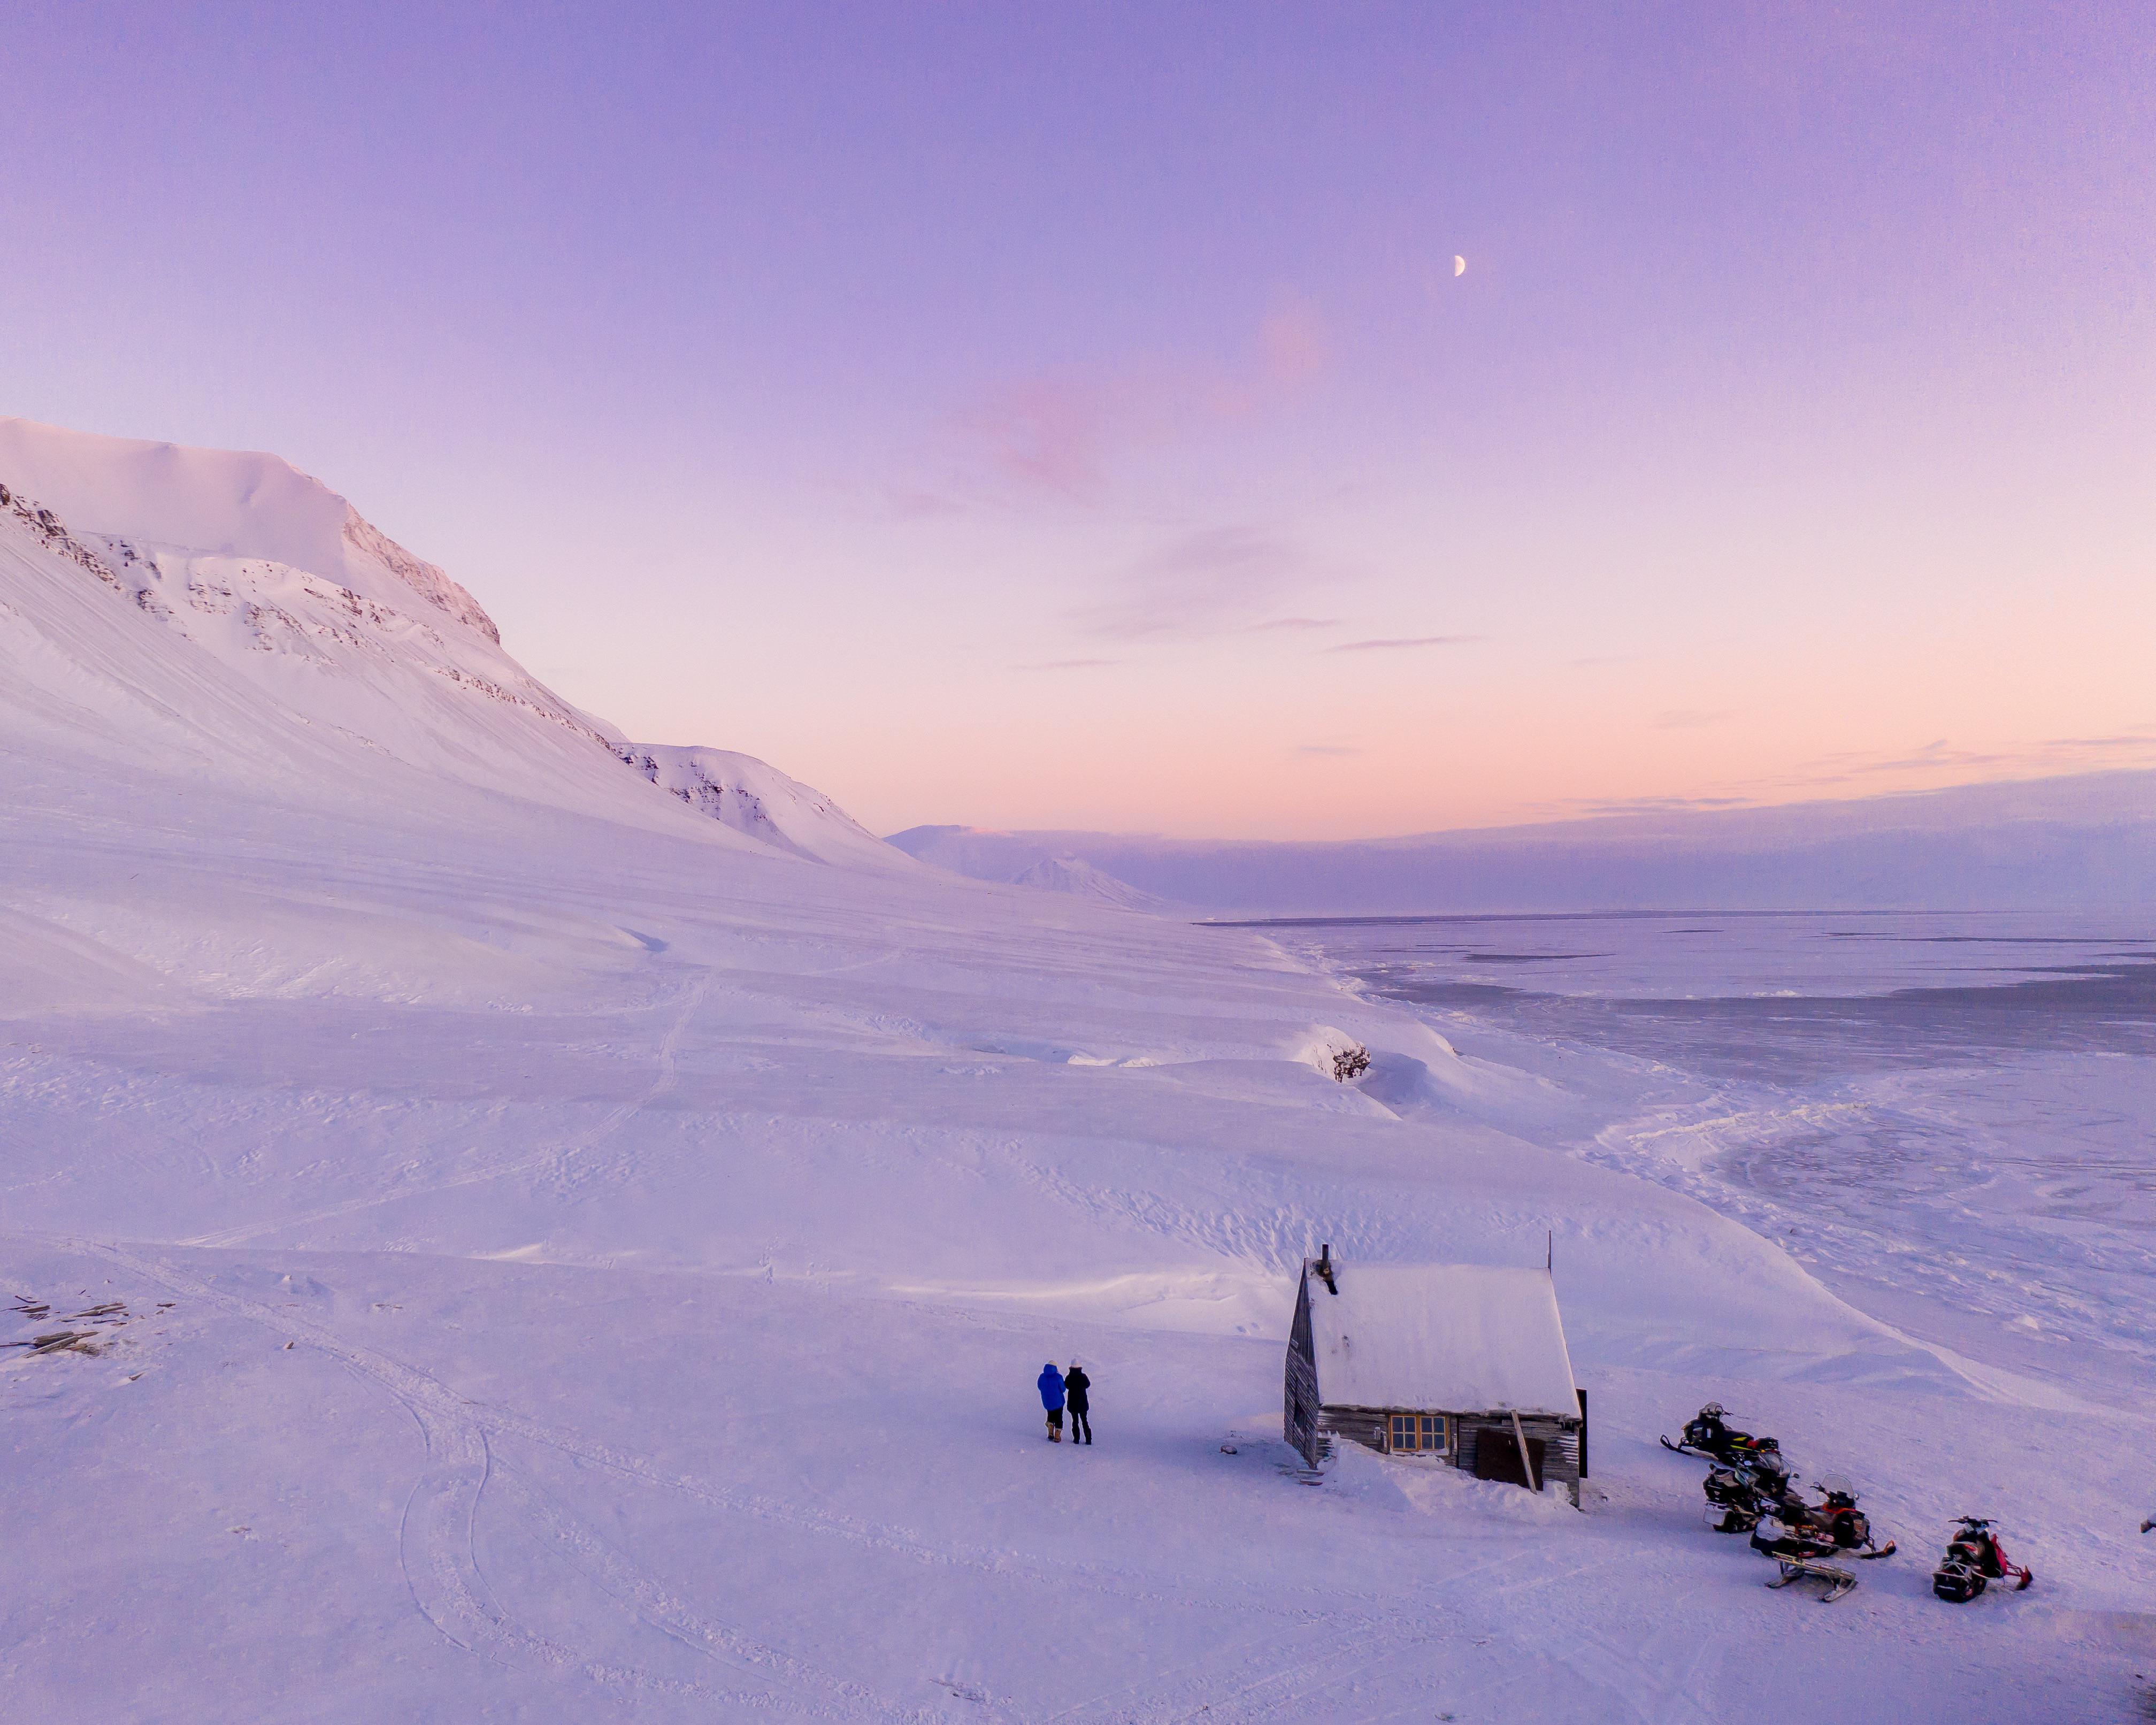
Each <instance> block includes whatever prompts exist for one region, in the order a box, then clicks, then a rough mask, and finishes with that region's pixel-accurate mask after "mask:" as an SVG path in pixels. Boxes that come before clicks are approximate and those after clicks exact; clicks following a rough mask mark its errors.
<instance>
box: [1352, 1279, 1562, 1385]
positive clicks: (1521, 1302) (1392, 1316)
mask: <svg viewBox="0 0 2156 1725" xmlns="http://www.w3.org/2000/svg"><path fill="white" fill-rule="evenodd" d="M1332 1275H1333V1280H1334V1281H1336V1282H1337V1284H1338V1285H1339V1289H1340V1291H1339V1292H1338V1293H1337V1294H1333V1293H1331V1292H1328V1291H1327V1288H1326V1286H1325V1282H1324V1281H1323V1280H1322V1278H1321V1277H1320V1276H1318V1275H1317V1272H1316V1271H1315V1270H1313V1271H1312V1272H1311V1275H1310V1325H1311V1341H1312V1347H1313V1349H1314V1352H1315V1353H1316V1356H1317V1394H1318V1399H1320V1400H1321V1401H1322V1402H1323V1403H1324V1404H1326V1405H1327V1406H1328V1407H1342V1408H1425V1409H1438V1410H1442V1411H1449V1412H1455V1413H1466V1412H1478V1413H1479V1412H1482V1411H1485V1410H1493V1409H1507V1410H1511V1411H1516V1412H1518V1413H1522V1414H1560V1415H1565V1416H1568V1417H1573V1418H1577V1417H1578V1413H1579V1393H1578V1389H1577V1388H1576V1387H1575V1386H1574V1384H1573V1379H1572V1357H1571V1355H1570V1354H1568V1353H1566V1351H1565V1346H1564V1325H1563V1321H1562V1320H1561V1319H1560V1318H1559V1317H1558V1310H1557V1288H1556V1286H1555V1285H1554V1284H1553V1282H1552V1281H1550V1277H1549V1272H1548V1271H1543V1270H1498V1269H1492V1268H1490V1267H1488V1266H1484V1265H1480V1264H1343V1263H1341V1262H1339V1261H1338V1260H1335V1261H1334V1264H1333V1267H1332Z"/></svg>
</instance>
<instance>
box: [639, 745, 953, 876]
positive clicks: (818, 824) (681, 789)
mask: <svg viewBox="0 0 2156 1725" xmlns="http://www.w3.org/2000/svg"><path fill="white" fill-rule="evenodd" d="M614 753H615V754H616V755H618V756H619V757H621V759H622V760H623V761H624V762H626V763H627V764H628V765H629V767H631V768H634V769H635V770H636V771H637V772H639V773H642V774H643V775H644V777H645V778H648V779H649V780H650V781H651V782H652V783H654V784H655V785H657V786H658V787H659V788H660V789H661V790H663V791H666V792H668V793H671V794H672V795H674V796H675V797H678V798H680V800H681V801H682V802H683V803H685V804H687V805H688V807H690V809H694V810H696V813H697V814H702V815H706V816H708V817H710V818H711V819H713V820H716V821H717V822H719V823H720V824H721V825H724V826H726V827H730V828H731V829H733V830H734V831H735V832H737V833H745V834H747V835H748V836H749V837H750V838H752V839H757V840H759V841H760V842H762V843H763V844H765V845H770V846H771V847H772V848H773V850H783V851H786V852H788V853H790V854H792V855H795V856H803V857H807V858H808V860H811V861H812V862H824V863H834V864H837V865H839V866H841V867H844V868H860V869H886V870H920V869H923V868H926V867H927V865H926V864H924V863H920V862H917V861H916V860H914V859H913V858H912V857H910V856H908V855H906V853H905V852H904V851H902V850H900V849H899V848H898V847H897V846H896V845H886V844H885V842H884V841H883V840H882V839H879V838H878V837H876V835H875V834H874V833H871V832H870V830H869V829H867V828H866V827H865V826H863V825H862V824H860V822H859V821H857V820H855V819H854V818H853V817H852V816H851V815H850V814H847V813H846V811H845V810H844V809H841V808H839V805H838V804H837V803H834V802H833V801H832V800H831V799H830V798H829V797H827V796H825V795H824V793H822V792H821V791H819V790H817V789H815V788H813V787H812V786H809V785H805V784H803V783H801V781H800V780H799V779H798V778H788V777H787V775H786V774H784V773H781V772H780V771H779V770H778V768H776V767H773V766H772V765H770V764H769V763H768V762H763V761H759V760H757V758H756V757H755V756H753V755H740V754H736V753H734V752H732V751H731V750H729V749H706V748H681V747H673V746H670V745H669V744H666V743H656V742H638V743H622V744H619V745H617V746H616V747H615V748H614Z"/></svg>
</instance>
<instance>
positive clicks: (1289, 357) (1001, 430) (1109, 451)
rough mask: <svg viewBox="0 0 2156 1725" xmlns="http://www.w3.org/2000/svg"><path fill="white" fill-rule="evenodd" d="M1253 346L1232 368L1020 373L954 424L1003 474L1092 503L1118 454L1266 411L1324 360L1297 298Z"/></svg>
mask: <svg viewBox="0 0 2156 1725" xmlns="http://www.w3.org/2000/svg"><path fill="white" fill-rule="evenodd" d="M1255 349H1256V351H1255V354H1254V356H1253V358H1252V360H1251V362H1250V365H1249V367H1247V369H1245V370H1244V371H1242V372H1216V373H1213V374H1207V373H1205V372H1200V371H1194V370H1189V369H1182V368H1175V367H1158V366H1137V367H1131V368H1129V369H1128V370H1126V371H1124V372H1118V373H1112V374H1101V375H1088V374H1086V373H1084V372H1046V373H1042V374H1040V375H1038V376H1035V377H1022V378H1019V379H1016V380H1014V381H1013V382H1009V383H1005V384H1003V385H1001V386H999V387H998V388H995V389H993V390H992V391H990V392H989V393H988V394H987V395H986V396H985V397H983V398H982V399H981V400H979V401H978V402H977V403H974V404H973V406H971V407H969V408H966V409H965V410H963V411H962V412H961V413H959V414H958V415H957V429H958V430H959V432H960V433H961V434H962V436H963V437H964V438H965V439H967V440H968V442H970V443H972V444H975V445H976V446H977V447H978V450H979V451H980V453H981V454H983V455H985V457H986V458H987V460H988V465H990V467H991V468H992V469H993V470H994V471H995V472H996V473H998V475H1001V476H1002V477H1003V478H1004V479H1005V480H1013V481H1016V482H1017V483H1018V484H1019V485H1023V486H1027V487H1031V488H1037V489H1039V490H1046V491H1050V492H1054V493H1055V494H1057V495H1060V496H1063V497H1067V498H1071V499H1074V500H1076V501H1081V502H1091V501H1096V500H1097V499H1098V498H1099V497H1100V496H1101V495H1102V494H1103V493H1105V491H1106V489H1107V487H1108V484H1109V480H1110V477H1111V474H1110V469H1111V466H1112V465H1113V463H1114V461H1115V460H1116V458H1118V457H1119V456H1122V455H1124V454H1127V453H1129V452H1130V451H1132V449H1141V448H1143V447H1145V446H1147V445H1148V444H1155V443H1159V442H1163V441H1166V440H1168V439H1173V438H1177V437H1181V436H1184V435H1187V434H1190V433H1192V432H1193V431H1195V430H1199V429H1203V428H1204V427H1206V426H1209V425H1217V424H1223V423H1225V422H1228V421H1231V420H1235V419H1242V418H1249V417H1250V416H1251V415H1252V414H1255V413H1262V412H1265V411H1266V410H1267V409H1268V408H1271V407H1273V406H1274V405H1275V404H1276V403H1279V402H1281V401H1282V400H1284V399H1286V398H1287V397H1288V396H1290V395H1291V394H1292V393H1295V392H1296V391H1298V390H1300V389H1301V388H1306V387H1307V386H1308V385H1309V384H1310V383H1311V382H1312V381H1313V380H1314V379H1316V378H1317V377H1318V376H1320V375H1321V374H1322V372H1324V371H1325V370H1326V369H1327V367H1328V366H1329V364H1330V363H1331V348H1330V344H1329V342H1328V341H1327V336H1326V331H1325V326H1324V321H1323V320H1322V317H1321V316H1320V315H1319V313H1318V311H1317V307H1316V305H1313V304H1312V302H1311V301H1309V300H1306V299H1304V298H1302V297H1301V295H1286V296H1284V297H1283V298H1282V300H1281V302H1280V304H1279V305H1278V307H1277V308H1276V310H1275V311H1273V312H1272V313H1271V314H1270V316H1267V317H1266V318H1265V320H1264V321H1263V322H1262V323H1261V324H1260V326H1259V328H1258V331H1257V340H1256V343H1255Z"/></svg>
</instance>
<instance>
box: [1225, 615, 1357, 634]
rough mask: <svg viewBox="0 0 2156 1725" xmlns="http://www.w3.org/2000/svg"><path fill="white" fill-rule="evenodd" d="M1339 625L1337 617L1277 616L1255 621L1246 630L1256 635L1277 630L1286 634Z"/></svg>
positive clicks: (1331, 627)
mask: <svg viewBox="0 0 2156 1725" xmlns="http://www.w3.org/2000/svg"><path fill="white" fill-rule="evenodd" d="M1339 627H1340V619H1338V618H1337V617H1276V618H1274V619H1272V621H1271V622H1270V623H1254V624H1250V628H1249V629H1248V630H1247V631H1246V632H1247V633H1248V634H1254V635H1261V634H1272V633H1274V632H1276V631H1278V632H1280V633H1282V634H1286V633H1288V632H1291V631H1297V630H1308V629H1337V628H1339Z"/></svg>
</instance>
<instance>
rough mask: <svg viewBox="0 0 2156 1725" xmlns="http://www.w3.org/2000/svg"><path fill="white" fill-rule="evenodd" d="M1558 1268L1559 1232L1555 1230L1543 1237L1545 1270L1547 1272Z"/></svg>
mask: <svg viewBox="0 0 2156 1725" xmlns="http://www.w3.org/2000/svg"><path fill="white" fill-rule="evenodd" d="M1556 1268H1557V1230H1556V1229H1554V1228H1553V1229H1551V1230H1549V1231H1548V1233H1546V1234H1544V1235H1543V1270H1544V1271H1546V1272H1547V1271H1553V1270H1555V1269H1556Z"/></svg>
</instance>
